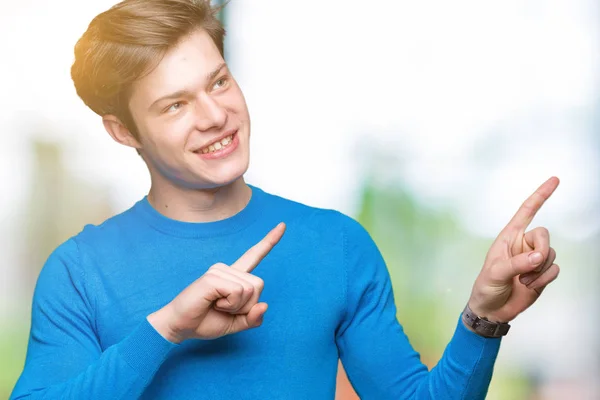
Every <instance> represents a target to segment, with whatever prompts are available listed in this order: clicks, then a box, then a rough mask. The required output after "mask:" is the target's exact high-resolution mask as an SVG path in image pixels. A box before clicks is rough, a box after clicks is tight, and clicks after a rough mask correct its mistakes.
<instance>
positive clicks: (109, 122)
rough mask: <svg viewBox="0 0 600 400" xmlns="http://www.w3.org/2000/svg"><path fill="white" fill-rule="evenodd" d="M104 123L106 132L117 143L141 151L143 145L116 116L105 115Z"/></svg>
mask: <svg viewBox="0 0 600 400" xmlns="http://www.w3.org/2000/svg"><path fill="white" fill-rule="evenodd" d="M102 123H103V124H104V129H106V132H108V134H109V135H110V136H111V137H112V138H113V139H114V141H115V142H117V143H120V144H122V145H125V146H128V147H133V148H135V149H140V148H141V147H142V145H141V144H140V142H139V141H138V140H137V139H136V138H135V136H133V134H132V133H131V132H130V131H129V129H127V127H126V126H125V125H124V124H123V123H122V122H121V121H120V120H119V118H117V117H115V116H114V115H105V116H103V117H102Z"/></svg>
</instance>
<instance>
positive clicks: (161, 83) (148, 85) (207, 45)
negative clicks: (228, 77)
mask: <svg viewBox="0 0 600 400" xmlns="http://www.w3.org/2000/svg"><path fill="white" fill-rule="evenodd" d="M221 63H223V57H222V56H221V53H220V52H219V49H218V48H217V46H216V45H215V43H214V42H213V40H212V39H211V37H210V36H209V35H208V34H207V33H206V32H205V31H204V30H197V31H194V32H193V33H191V34H190V35H188V36H185V37H184V38H182V39H181V41H180V42H179V43H178V44H177V45H176V46H175V47H173V48H172V49H170V50H169V51H167V53H165V56H164V57H163V59H162V60H161V61H160V63H159V64H158V65H157V66H156V68H155V69H154V70H152V72H150V73H149V74H148V75H146V76H144V77H143V78H142V79H140V80H139V81H137V82H136V83H135V84H134V86H133V92H132V100H134V99H133V98H134V97H135V98H137V100H140V99H143V100H144V102H150V103H151V102H152V101H153V100H154V99H157V98H159V97H161V96H164V95H167V94H169V93H172V92H175V91H178V90H182V89H190V88H196V87H200V86H203V85H204V84H206V82H205V78H206V75H207V74H209V73H210V72H212V71H214V70H215V68H217V67H218V66H219V65H220V64H221Z"/></svg>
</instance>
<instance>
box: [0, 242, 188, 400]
mask: <svg viewBox="0 0 600 400" xmlns="http://www.w3.org/2000/svg"><path fill="white" fill-rule="evenodd" d="M78 263H79V257H78V249H77V244H76V243H75V242H74V240H73V239H71V240H69V241H67V242H65V243H63V244H62V245H61V246H59V247H58V248H57V249H56V250H55V251H54V252H53V253H52V254H51V255H50V257H49V258H48V260H47V262H46V264H45V265H44V268H42V271H41V273H40V276H39V277H38V281H37V284H36V288H35V291H34V296H33V306H32V315H31V332H30V337H29V344H28V349H27V356H26V359H25V366H24V369H23V372H22V374H21V376H20V378H19V380H18V381H17V384H16V386H15V388H14V389H13V392H12V394H11V397H10V399H42V398H43V399H84V398H92V399H135V398H138V397H139V396H140V395H141V394H142V393H143V391H144V389H145V388H146V386H147V385H148V384H149V382H150V381H151V380H152V378H153V376H154V374H155V373H156V371H157V370H158V368H159V367H160V366H161V364H162V363H163V362H164V360H165V358H166V357H167V355H168V353H169V352H170V351H171V349H173V348H174V347H176V345H175V344H173V343H170V342H168V341H167V340H165V339H164V338H163V337H162V336H161V335H160V334H159V333H158V332H157V331H156V330H155V329H154V328H153V327H152V325H150V323H149V322H148V321H147V320H146V319H144V320H143V321H141V322H140V323H139V325H138V326H137V327H136V328H135V329H133V330H132V332H131V333H130V334H129V336H127V337H125V338H124V339H123V340H122V341H121V342H119V343H117V344H115V345H113V346H111V347H109V348H107V349H105V350H104V351H102V349H101V346H100V343H99V341H98V338H97V335H96V332H95V329H94V327H95V322H94V310H93V302H92V301H90V299H89V297H88V296H87V295H86V289H85V285H84V277H83V276H82V274H81V272H79V271H80V269H79V268H78V267H79V265H78Z"/></svg>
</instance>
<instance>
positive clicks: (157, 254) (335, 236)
mask: <svg viewBox="0 0 600 400" xmlns="http://www.w3.org/2000/svg"><path fill="white" fill-rule="evenodd" d="M223 35H224V30H223V28H222V26H221V25H220V24H219V22H218V20H217V19H216V18H215V14H214V11H213V10H211V9H210V6H209V5H208V4H207V2H205V1H203V0H125V1H124V2H122V3H120V4H117V5H116V6H114V7H113V8H111V9H110V10H108V11H107V12H105V13H103V14H100V15H99V16H97V17H96V18H95V19H94V20H93V21H92V23H91V24H90V26H89V28H88V30H87V31H86V32H85V34H84V35H83V37H82V38H81V39H80V41H79V42H78V43H77V46H76V48H75V56H76V59H75V62H74V65H73V68H72V76H73V80H74V82H75V86H76V88H77V92H78V94H79V96H80V97H81V98H82V99H83V101H84V102H85V103H86V104H87V105H88V106H89V107H90V108H91V109H92V110H93V111H95V112H96V113H98V114H99V115H101V116H102V120H103V123H104V126H105V128H106V130H107V131H108V133H109V134H110V135H111V137H112V138H113V139H114V140H115V141H117V142H118V143H120V144H123V145H125V146H129V147H132V148H134V149H136V150H137V151H138V153H139V154H140V155H141V157H142V158H143V160H144V161H145V163H146V164H147V165H148V169H149V171H150V175H151V182H152V183H151V187H150V191H149V193H148V195H147V196H146V197H144V198H143V199H141V200H140V201H139V202H138V203H136V204H135V205H133V207H132V208H130V209H129V210H127V211H125V212H124V213H122V214H120V215H117V216H115V217H113V218H111V219H109V220H107V221H106V222H105V223H103V224H102V225H100V226H86V227H85V228H84V229H83V231H82V232H81V233H79V234H78V235H77V236H75V237H73V238H71V239H70V240H68V241H66V242H65V243H63V244H62V245H61V246H59V247H58V248H57V249H56V250H55V251H54V252H53V254H52V255H51V256H50V257H49V259H48V261H47V263H46V265H45V266H44V268H43V270H42V272H41V274H40V276H39V280H38V283H37V286H36V290H35V295H34V301H33V311H32V327H31V337H30V342H29V349H28V353H27V359H26V363H25V368H24V371H23V373H22V375H21V377H20V379H19V381H18V383H17V385H16V387H15V389H14V391H13V393H12V397H11V398H13V399H24V398H28V399H38V398H40V399H41V398H44V399H82V398H92V399H136V398H144V399H155V398H156V399H159V398H160V399H331V398H333V397H334V393H335V377H336V371H337V365H338V359H341V360H342V362H343V364H344V366H345V368H346V371H347V373H348V376H349V378H350V381H351V382H352V384H353V386H354V388H355V389H356V391H357V392H358V394H359V395H360V396H361V397H362V398H364V399H378V400H379V399H401V398H415V399H482V398H484V397H485V394H486V391H487V387H488V384H489V382H490V379H491V375H492V370H493V365H494V361H495V358H496V355H497V352H498V349H499V346H500V337H501V336H502V335H504V334H506V332H507V330H508V324H507V322H509V321H511V320H512V319H513V318H515V317H516V316H517V315H518V314H519V313H521V312H522V311H524V310H525V309H526V308H527V307H529V306H530V305H531V304H533V303H534V302H535V301H536V300H537V298H538V296H539V295H540V293H541V291H542V290H543V288H544V287H545V286H546V285H547V284H548V283H550V282H551V281H553V280H554V279H555V278H556V276H557V275H558V267H557V266H556V264H554V259H555V257H556V254H555V252H554V250H553V249H551V248H550V247H549V236H548V232H547V230H545V229H543V228H538V229H534V230H532V231H529V232H526V228H527V226H528V224H529V223H530V222H531V220H532V218H533V217H534V215H535V213H536V211H537V210H538V209H539V208H540V207H541V205H542V204H543V203H544V201H545V200H546V199H547V198H548V197H549V196H550V195H551V193H552V192H553V191H554V189H555V188H556V186H557V185H558V180H557V179H556V178H551V179H550V180H549V181H547V182H546V183H545V184H543V185H542V186H541V187H540V188H539V189H538V190H537V191H536V192H535V194H534V195H533V196H531V197H530V198H529V199H528V200H527V201H526V202H525V203H524V205H523V206H522V208H521V209H520V210H519V211H518V212H517V214H516V215H515V217H514V218H513V219H512V220H511V221H510V223H509V224H508V225H507V227H506V228H505V229H504V230H503V231H502V233H501V234H500V235H499V237H498V239H497V240H496V241H495V242H494V244H493V245H492V247H491V249H490V251H489V253H488V256H487V258H486V260H485V262H484V266H483V269H482V271H481V273H480V275H479V276H478V277H477V280H476V282H475V284H474V286H473V290H472V293H471V296H470V299H469V300H468V306H469V307H470V308H469V307H467V308H465V312H464V313H463V314H462V317H461V318H459V319H458V324H457V327H456V331H455V333H454V336H453V338H452V340H451V342H450V343H449V344H448V347H447V349H446V351H445V352H444V355H443V357H442V359H441V360H440V362H439V363H438V365H437V366H436V367H435V368H433V369H432V370H431V371H428V370H427V368H426V367H425V366H424V365H423V364H421V362H420V360H419V355H418V354H417V353H416V352H415V351H414V350H413V349H412V347H411V345H410V344H409V341H408V339H407V337H406V336H405V335H404V333H403V330H402V327H401V326H400V325H399V323H398V322H397V320H396V309H395V306H394V300H393V295H392V288H391V284H390V280H389V276H388V272H387V269H386V265H385V263H384V260H383V259H382V257H381V255H380V253H379V251H378V249H377V247H376V245H375V244H374V243H373V241H372V240H371V238H370V237H369V235H368V233H367V232H366V231H365V230H364V229H363V228H362V227H361V226H360V225H359V224H358V223H357V222H355V221H354V220H352V219H350V218H349V217H346V216H344V215H342V214H340V213H338V212H335V211H330V210H322V209H316V208H311V207H308V206H305V205H302V204H298V203H295V202H292V201H290V200H286V199H283V198H280V197H277V196H274V195H271V194H268V193H265V192H264V191H262V190H260V189H259V188H257V187H252V186H249V185H247V184H246V183H245V182H244V178H243V175H244V173H245V171H246V169H247V167H248V160H249V155H248V148H249V146H248V143H249V139H250V118H249V115H248V110H247V108H246V104H245V101H244V97H243V95H242V92H241V91H240V88H239V87H238V85H237V84H236V82H235V80H234V79H233V77H232V76H231V74H230V72H229V71H228V69H227V65H226V64H225V62H224V60H223V51H222V50H223ZM281 222H283V223H285V225H284V224H282V223H281ZM398 229H402V227H398ZM284 230H285V231H286V233H285V236H284V237H283V238H282V236H283V233H284ZM265 235H266V236H265ZM280 239H281V241H280ZM278 242H279V243H278ZM256 243H257V244H256ZM259 263H260V265H259ZM255 268H256V270H255ZM267 304H268V305H269V306H268V307H269V311H267ZM406 306H410V305H406ZM458 311H459V310H457V317H458V316H459V313H458ZM486 319H487V320H489V321H487V320H486Z"/></svg>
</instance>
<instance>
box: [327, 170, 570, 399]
mask: <svg viewBox="0 0 600 400" xmlns="http://www.w3.org/2000/svg"><path fill="white" fill-rule="evenodd" d="M558 184H559V180H558V178H556V177H552V178H550V179H548V180H547V181H546V182H545V183H544V184H542V185H541V186H540V187H539V188H538V189H537V190H536V191H535V192H534V193H533V194H532V195H531V196H530V197H529V198H527V200H525V202H524V203H523V205H522V206H521V207H520V208H519V210H518V211H517V213H516V214H515V216H514V217H513V218H512V219H511V221H510V222H509V223H508V225H507V226H506V227H505V228H504V229H503V230H502V231H501V232H500V234H499V235H498V237H497V238H496V240H495V241H494V243H493V244H492V246H491V247H490V250H489V251H488V253H487V256H486V259H485V261H484V264H483V268H482V270H481V272H480V273H479V275H478V276H477V279H476V280H475V283H474V285H473V290H472V292H471V297H470V298H469V301H468V305H469V307H470V311H469V312H470V313H473V314H474V315H475V316H477V317H480V318H484V319H487V320H489V321H492V322H495V323H507V322H510V321H512V320H513V319H514V318H515V317H516V316H517V315H519V314H520V313H521V312H523V311H525V310H526V309H527V308H528V307H530V306H531V305H532V304H533V303H535V301H537V299H538V298H539V296H540V294H541V293H542V291H543V290H544V288H545V287H546V286H547V285H548V284H550V283H551V282H552V281H554V280H555V279H556V277H557V276H558V273H559V267H558V265H557V264H555V263H554V260H555V258H556V252H555V251H554V249H552V248H551V247H550V238H549V233H548V230H547V229H545V228H536V229H533V230H531V231H529V232H526V229H527V227H528V226H529V224H530V223H531V221H532V220H533V218H534V216H535V215H536V213H537V212H538V211H539V209H540V208H541V207H542V205H543V204H544V203H545V201H546V200H548V198H550V196H551V195H552V193H554V191H555V190H556V188H557V187H558ZM347 225H348V228H347V229H346V232H345V233H346V237H345V240H344V243H345V257H346V260H345V262H346V268H347V274H346V275H347V276H348V285H347V287H348V295H347V300H348V301H347V305H348V308H347V315H346V320H345V321H344V323H343V324H342V326H341V329H340V330H339V331H338V344H339V346H340V356H341V358H342V362H344V363H345V367H346V370H347V371H348V375H349V377H350V380H351V382H353V383H354V384H355V385H356V388H357V390H358V391H359V394H361V395H363V393H364V395H365V397H369V398H371V397H375V398H381V399H387V398H395V399H398V398H415V399H430V398H444V399H483V398H485V394H486V393H487V388H488V385H489V382H490V380H491V376H492V370H493V366H494V362H495V358H496V355H497V352H498V349H499V346H500V340H499V339H490V338H484V337H482V336H478V335H477V334H476V333H475V332H473V331H472V330H471V329H467V328H466V326H465V324H464V323H463V322H462V321H459V323H458V327H457V329H456V332H455V333H454V336H453V338H452V340H451V342H450V343H449V344H448V346H447V348H446V351H445V352H444V355H443V357H442V359H441V360H440V362H439V363H438V365H437V366H436V367H435V368H433V369H432V370H431V372H427V369H426V368H425V367H424V366H423V365H421V363H420V361H419V358H418V355H417V354H416V353H415V352H414V350H413V349H412V348H411V346H410V344H409V343H408V340H407V338H406V337H405V335H404V334H403V332H402V329H401V328H400V325H399V324H398V323H397V322H396V316H395V314H396V310H395V307H394V301H393V296H392V289H391V285H390V280H389V276H388V273H387V268H386V267H385V264H384V261H383V259H382V257H381V254H379V251H378V250H377V247H376V246H375V244H374V243H373V241H372V240H371V238H370V236H369V235H368V233H367V232H366V231H365V230H364V229H363V228H362V227H360V225H359V224H358V223H356V222H354V223H351V224H347ZM346 364H348V365H346ZM361 391H362V392H363V393H361Z"/></svg>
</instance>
